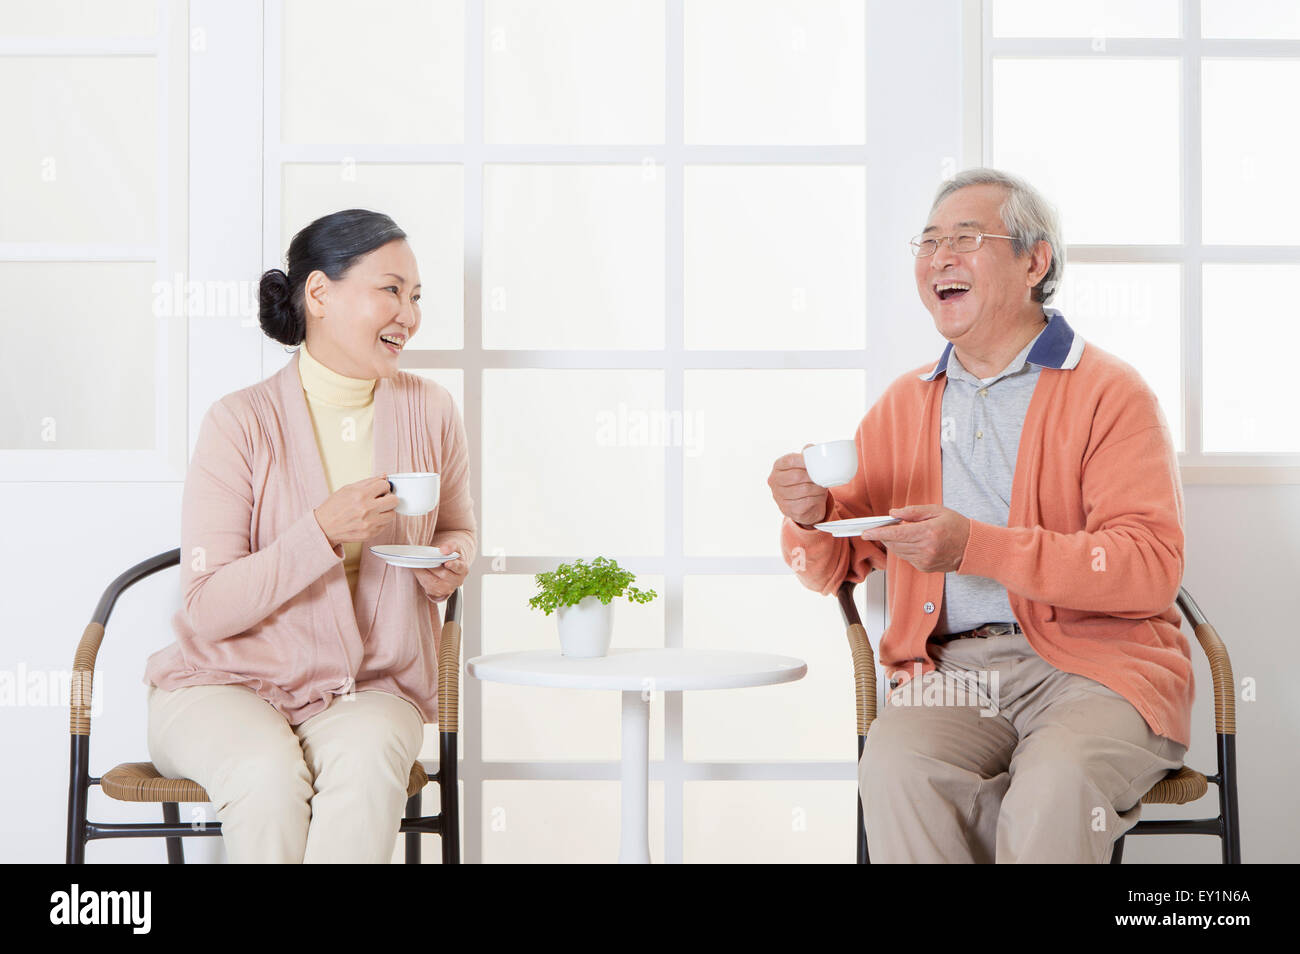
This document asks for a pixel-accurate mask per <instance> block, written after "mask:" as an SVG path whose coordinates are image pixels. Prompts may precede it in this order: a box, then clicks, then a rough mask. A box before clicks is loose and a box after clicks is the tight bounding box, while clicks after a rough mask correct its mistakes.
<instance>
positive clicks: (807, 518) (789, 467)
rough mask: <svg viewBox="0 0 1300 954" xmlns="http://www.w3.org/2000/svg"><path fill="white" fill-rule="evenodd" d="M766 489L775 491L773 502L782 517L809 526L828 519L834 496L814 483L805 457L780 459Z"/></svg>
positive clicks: (769, 477) (792, 456) (773, 492)
mask: <svg viewBox="0 0 1300 954" xmlns="http://www.w3.org/2000/svg"><path fill="white" fill-rule="evenodd" d="M807 446H811V445H807ZM767 485H768V486H769V487H771V488H772V499H773V500H775V501H776V505H777V507H779V508H780V510H781V513H783V514H785V516H787V517H789V518H790V519H791V520H793V521H794V522H795V523H797V524H800V525H803V526H807V525H810V524H814V523H818V522H820V521H821V519H822V517H823V516H825V514H826V510H827V505H828V503H829V501H828V498H829V497H830V493H831V492H830V491H829V490H827V489H826V488H825V487H822V486H819V485H818V484H815V483H813V479H812V478H811V477H809V476H808V470H807V468H806V467H805V466H804V460H803V454H802V453H799V454H786V455H785V456H783V457H778V458H777V459H776V463H775V464H773V465H772V473H770V474H769V475H768V477H767Z"/></svg>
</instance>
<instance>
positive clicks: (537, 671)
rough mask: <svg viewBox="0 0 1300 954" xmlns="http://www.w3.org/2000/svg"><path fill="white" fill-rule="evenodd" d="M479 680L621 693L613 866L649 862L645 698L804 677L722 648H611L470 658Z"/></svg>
mask: <svg viewBox="0 0 1300 954" xmlns="http://www.w3.org/2000/svg"><path fill="white" fill-rule="evenodd" d="M465 669H466V671H467V672H468V673H469V674H470V675H471V676H474V677H475V678H477V679H483V680H487V681H490V682H507V683H513V684H515V685H519V686H545V687H549V688H554V689H617V690H621V691H622V693H623V765H622V805H623V820H622V839H621V844H620V847H619V853H618V860H619V862H620V863H623V864H628V863H632V864H649V863H650V811H649V802H650V693H652V692H680V691H682V690H684V689H740V688H744V687H746V686H770V685H774V684H776V683H781V682H794V681H795V680H796V679H802V678H803V677H804V675H806V674H807V672H808V665H807V663H805V662H804V661H803V660H802V659H795V658H794V657H792V656H774V655H771V654H768V653H749V652H733V651H728V650H721V649H611V650H610V651H609V655H608V656H602V657H599V658H596V659H576V658H573V657H570V656H562V655H561V654H560V651H559V650H533V651H530V652H522V653H498V654H496V655H492V656H475V657H474V658H473V659H471V660H469V661H468V662H467V663H466V664H465Z"/></svg>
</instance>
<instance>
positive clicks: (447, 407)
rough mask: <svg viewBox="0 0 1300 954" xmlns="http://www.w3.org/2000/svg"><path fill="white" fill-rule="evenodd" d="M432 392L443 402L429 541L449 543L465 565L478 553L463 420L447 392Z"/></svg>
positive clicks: (441, 390) (467, 448) (476, 527)
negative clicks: (438, 478) (435, 520)
mask: <svg viewBox="0 0 1300 954" xmlns="http://www.w3.org/2000/svg"><path fill="white" fill-rule="evenodd" d="M435 391H436V392H441V394H440V396H441V397H442V398H443V402H444V403H443V404H442V410H441V413H440V414H438V415H437V417H435V418H433V419H434V420H439V419H440V420H441V422H442V432H441V447H442V474H441V478H442V479H441V481H440V483H439V496H440V499H439V502H438V524H437V526H436V527H435V528H434V532H433V544H434V546H443V545H444V544H448V543H449V544H451V545H452V546H453V547H455V548H456V551H457V552H458V553H460V555H461V558H462V559H463V560H464V561H465V563H466V565H467V566H468V565H469V564H471V563H473V562H474V557H475V555H476V554H477V552H478V542H477V535H478V526H477V524H476V522H475V520H474V497H473V495H472V494H471V493H470V472H469V442H468V441H467V440H466V437H465V424H464V421H463V420H462V419H461V415H460V411H459V410H458V409H457V408H456V404H455V402H454V401H453V400H452V398H451V395H450V394H448V393H447V391H446V390H445V389H443V388H436V389H435ZM425 595H426V596H428V593H427V592H426V593H425ZM429 601H430V602H433V601H434V600H433V597H431V596H430V597H429Z"/></svg>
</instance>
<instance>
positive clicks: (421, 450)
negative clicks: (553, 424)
mask: <svg viewBox="0 0 1300 954" xmlns="http://www.w3.org/2000/svg"><path fill="white" fill-rule="evenodd" d="M419 301H420V277H419V272H418V269H417V267H416V263H415V256H414V255H413V254H412V252H411V249H410V247H409V245H408V244H407V242H406V233H405V232H403V231H402V230H401V229H399V228H398V227H397V225H396V224H395V223H394V222H393V221H392V219H390V218H389V217H388V216H386V215H382V214H380V213H378V212H370V211H366V210H362V209H349V210H346V211H342V212H335V213H333V214H332V215H327V216H325V217H323V218H320V219H317V220H316V221H315V222H313V223H311V224H310V225H309V226H307V227H306V228H305V229H303V230H302V231H301V232H299V233H298V234H297V235H295V236H294V239H293V242H292V243H291V244H290V246H289V254H288V273H287V274H286V273H285V272H282V271H280V270H279V269H271V270H270V271H268V272H266V274H265V275H263V276H262V281H261V288H260V320H261V325H262V328H263V330H264V331H265V332H266V333H267V334H268V335H270V336H271V337H272V338H274V339H275V340H276V341H279V342H281V343H283V344H285V345H301V347H300V348H299V350H298V352H297V354H296V355H295V357H294V359H293V360H291V361H290V362H289V363H288V364H287V365H286V366H285V367H284V368H283V369H282V370H280V371H278V372H277V373H275V374H273V375H271V376H270V377H269V378H267V379H266V380H265V381H262V382H260V383H258V384H255V385H252V386H250V387H247V388H244V389H243V390H241V391H236V392H235V393H233V394H229V395H226V396H225V397H223V398H222V399H221V400H219V401H217V402H216V403H215V404H213V405H212V407H211V408H210V409H209V410H208V413H207V415H206V417H205V418H204V419H203V423H202V427H201V428H200V432H199V438H198V443H197V445H196V447H195V449H194V456H193V459H192V461H191V464H190V469H189V473H188V475H187V476H186V480H185V492H184V501H183V505H182V516H181V586H182V590H183V593H184V609H182V610H181V611H179V612H178V613H177V614H176V616H175V618H174V620H173V628H174V630H175V634H176V642H175V643H173V644H172V645H171V646H168V647H167V648H166V649H163V650H161V651H160V652H157V653H155V654H154V655H153V656H151V657H150V658H149V661H148V665H147V668H146V672H145V681H146V682H147V683H149V684H150V688H149V753H150V756H151V757H152V758H153V761H154V764H155V765H156V766H157V768H158V770H159V771H160V772H162V773H163V774H165V775H170V776H174V777H185V778H191V779H194V780H195V781H197V782H198V783H199V784H201V785H202V786H203V787H204V788H205V789H206V790H207V792H208V795H209V796H210V798H211V800H212V802H213V804H214V806H215V808H216V814H217V818H218V819H219V820H220V821H221V823H222V835H223V837H224V839H225V844H226V850H227V854H228V856H229V859H230V860H231V861H232V862H250V861H257V862H387V861H388V860H389V859H390V857H391V854H392V850H393V845H394V840H395V837H396V835H397V833H398V827H399V825H400V821H401V817H402V810H403V807H404V804H405V799H406V785H407V779H408V776H409V773H410V770H411V765H412V763H413V762H414V761H415V759H416V758H417V756H418V755H419V753H420V748H421V744H422V742H423V738H424V725H425V723H429V722H436V721H437V719H438V709H437V671H436V670H437V646H436V639H435V634H436V633H439V632H440V631H441V625H440V619H439V608H438V604H439V603H440V602H441V601H442V600H445V599H446V598H447V596H449V595H450V594H451V593H452V591H454V590H455V589H456V587H457V586H459V585H460V583H461V581H463V580H464V578H465V575H466V573H467V572H468V567H469V564H470V562H471V561H472V560H473V558H474V552H475V547H476V542H475V524H474V516H473V500H472V499H471V497H470V490H469V468H468V465H467V453H466V447H465V432H464V426H463V424H462V422H461V418H460V416H459V414H458V412H457V410H456V408H455V405H454V404H453V402H452V399H451V396H450V395H449V394H448V393H447V391H446V389H444V388H443V387H441V386H439V385H438V384H435V383H433V382H431V381H429V380H426V379H425V378H422V377H419V376H416V375H412V374H406V373H403V372H401V371H399V370H398V368H397V361H398V356H399V355H400V353H401V350H402V348H403V347H404V346H405V345H406V343H407V342H408V341H410V339H411V336H412V335H414V334H415V333H416V331H417V330H419V327H420V305H419ZM407 471H429V472H434V473H438V474H440V475H441V494H440V500H439V503H438V505H437V507H435V508H434V510H433V511H432V512H430V513H428V514H426V515H424V516H420V517H406V516H402V517H399V516H397V515H396V513H395V508H396V506H397V500H396V498H395V497H394V495H393V493H392V491H391V486H390V484H389V482H388V480H387V479H386V476H387V475H388V474H390V473H399V472H407ZM385 543H411V544H422V545H428V546H436V547H439V548H440V549H441V551H442V552H443V553H444V554H451V553H453V552H456V553H459V558H457V559H454V560H452V561H450V562H447V563H445V564H443V565H442V566H440V567H438V568H436V569H399V568H397V567H393V566H389V565H388V564H386V563H384V562H383V561H381V560H380V559H379V558H378V557H376V556H375V555H374V554H373V553H371V552H370V550H369V547H370V546H371V545H376V544H385Z"/></svg>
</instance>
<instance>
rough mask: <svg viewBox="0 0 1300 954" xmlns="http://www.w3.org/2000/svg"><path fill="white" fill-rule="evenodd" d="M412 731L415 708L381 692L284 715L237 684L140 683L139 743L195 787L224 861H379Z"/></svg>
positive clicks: (408, 761) (394, 831)
mask: <svg viewBox="0 0 1300 954" xmlns="http://www.w3.org/2000/svg"><path fill="white" fill-rule="evenodd" d="M423 741H424V718H423V716H422V715H421V714H420V712H419V710H418V709H416V708H415V706H413V705H411V703H409V702H407V701H406V700H405V699H401V698H399V697H397V696H395V695H393V694H391V693H387V692H377V691H363V692H357V693H354V694H353V695H351V696H338V697H336V698H335V699H334V701H333V702H332V703H331V704H330V706H329V708H327V709H325V710H324V711H322V712H318V713H317V714H316V715H314V716H312V717H311V718H310V719H308V720H307V721H306V722H303V723H301V724H300V725H297V726H291V725H289V722H288V720H287V719H285V718H284V716H282V715H281V714H280V713H279V712H277V711H276V710H275V708H274V707H273V706H271V704H270V703H268V702H266V701H265V700H264V699H261V698H260V697H259V696H258V695H257V694H256V693H254V692H253V691H252V690H251V689H248V688H247V687H245V686H187V687H183V688H180V689H174V690H171V691H166V690H162V689H158V688H157V687H155V686H150V687H149V755H150V757H151V758H152V759H153V763H154V765H155V766H156V767H157V769H158V771H159V772H161V773H162V774H163V775H166V776H169V777H175V778H190V779H193V780H194V781H196V782H198V783H199V784H200V785H202V786H203V787H204V789H205V790H206V791H207V793H208V796H209V798H210V799H211V801H212V804H213V806H214V808H215V810H216V815H217V819H218V820H219V821H220V822H221V835H222V839H223V841H224V842H225V848H226V856H227V858H228V859H229V860H230V861H231V862H232V863H246V862H275V863H298V862H304V863H319V862H364V863H376V864H378V863H383V864H387V863H388V862H389V861H390V860H391V859H392V854H393V845H394V843H395V840H396V838H397V835H398V827H399V826H400V824H401V819H402V814H403V810H404V808H405V805H406V786H407V782H408V780H409V778H410V773H411V765H412V764H413V763H414V762H415V760H416V758H417V757H418V756H419V754H420V748H421V746H422V744H423Z"/></svg>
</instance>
